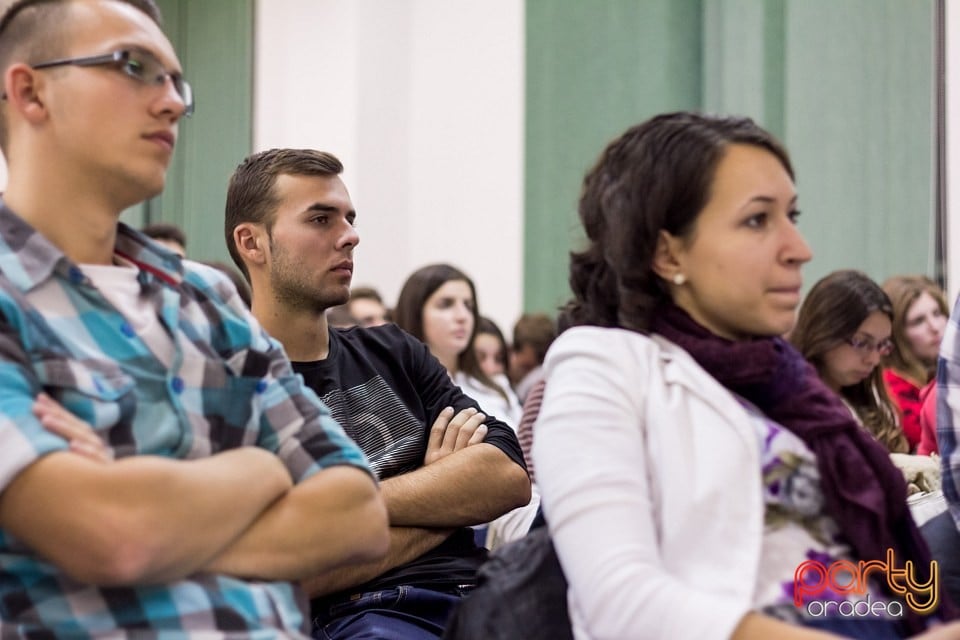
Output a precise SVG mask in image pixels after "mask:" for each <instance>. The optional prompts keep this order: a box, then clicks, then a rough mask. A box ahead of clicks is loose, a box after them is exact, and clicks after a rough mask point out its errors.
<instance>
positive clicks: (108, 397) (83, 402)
mask: <svg viewBox="0 0 960 640" xmlns="http://www.w3.org/2000/svg"><path fill="white" fill-rule="evenodd" d="M33 369H34V371H35V373H36V375H37V379H38V381H39V382H40V385H41V386H42V388H43V391H44V392H46V393H47V394H48V395H49V396H50V397H52V398H53V399H54V400H56V401H57V402H58V403H60V404H61V405H63V407H64V408H65V409H67V411H69V412H70V413H72V414H73V415H74V416H76V417H77V418H79V419H81V420H83V421H84V422H86V423H87V424H89V425H90V426H92V427H93V428H94V429H95V430H96V431H105V430H107V429H109V428H111V427H116V426H119V425H124V424H126V425H129V424H130V422H131V419H132V417H133V414H134V412H135V409H136V398H135V395H134V386H135V382H134V380H133V378H131V377H130V376H128V375H127V374H125V373H124V372H123V370H121V369H120V367H119V366H117V365H116V363H114V362H111V361H80V360H75V359H69V358H58V357H46V358H41V359H38V360H36V361H35V362H34V363H33Z"/></svg>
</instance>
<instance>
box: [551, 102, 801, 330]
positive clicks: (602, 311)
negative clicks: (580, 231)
mask: <svg viewBox="0 0 960 640" xmlns="http://www.w3.org/2000/svg"><path fill="white" fill-rule="evenodd" d="M733 144H746V145H753V146H756V147H760V148H762V149H765V150H767V151H769V152H770V153H772V154H773V155H774V156H776V158H777V159H778V160H779V161H780V163H781V164H782V165H783V167H784V169H785V170H786V171H787V173H788V174H789V175H790V177H791V179H792V178H793V168H792V167H791V165H790V159H789V157H788V156H787V152H786V150H785V149H784V148H783V147H782V146H781V144H780V143H779V142H777V141H776V139H774V137H773V136H771V135H770V134H769V133H767V132H766V131H764V130H763V129H761V128H760V127H759V126H757V125H756V124H755V123H754V122H753V120H750V119H749V118H741V117H720V116H710V115H703V114H699V113H693V112H678V113H667V114H663V115H659V116H656V117H654V118H651V119H650V120H647V121H646V122H643V123H641V124H639V125H636V126H634V127H631V128H630V129H628V130H627V131H626V132H625V133H624V134H623V135H621V136H620V137H619V138H617V139H616V140H614V141H613V142H611V143H610V145H609V146H607V148H606V149H605V150H604V151H603V153H602V154H601V155H600V158H599V160H598V161H597V163H596V164H595V165H594V167H593V168H592V169H591V170H590V171H589V172H588V173H587V175H586V178H584V181H583V190H582V193H581V196H580V205H579V215H580V221H581V222H582V223H583V228H584V230H585V231H586V236H587V248H586V249H584V250H583V251H580V252H573V253H571V256H570V288H571V289H572V290H573V295H574V298H573V300H572V301H571V303H570V304H569V306H568V311H569V312H570V319H571V321H572V323H573V324H574V325H583V324H588V325H598V326H604V327H623V328H627V329H633V330H635V331H641V332H645V331H647V330H648V328H649V326H650V319H651V314H652V313H653V310H654V309H655V308H656V307H657V306H658V305H659V304H661V303H663V302H666V301H668V300H669V299H670V298H669V291H668V289H667V287H666V286H665V284H664V283H663V281H662V280H661V279H660V277H659V276H657V275H656V274H655V273H654V272H653V269H652V263H653V256H654V252H655V250H656V247H657V241H658V238H659V235H660V232H661V231H667V232H668V233H670V234H671V235H673V236H677V237H686V238H689V237H690V234H691V233H692V232H693V230H694V227H695V224H694V223H695V221H696V219H697V216H699V214H700V212H701V210H702V209H703V207H704V206H705V205H706V203H707V201H708V200H709V196H710V188H711V185H712V183H713V177H714V174H715V173H716V168H717V165H718V164H719V162H720V160H721V159H722V158H723V156H724V154H725V152H726V150H727V147H729V146H730V145H733Z"/></svg>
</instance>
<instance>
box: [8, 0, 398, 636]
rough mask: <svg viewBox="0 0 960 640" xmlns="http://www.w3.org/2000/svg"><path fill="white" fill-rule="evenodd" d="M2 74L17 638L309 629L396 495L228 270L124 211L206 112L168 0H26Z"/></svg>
mask: <svg viewBox="0 0 960 640" xmlns="http://www.w3.org/2000/svg"><path fill="white" fill-rule="evenodd" d="M0 70H2V80H3V93H2V102H0V125H2V126H0V147H2V150H3V153H4V154H5V156H6V159H7V163H8V168H9V180H8V184H7V188H6V192H5V193H4V195H3V199H2V202H0V451H2V456H0V636H2V637H8V636H9V637H14V636H16V637H100V636H109V637H117V636H124V637H126V635H128V634H140V636H138V637H154V636H156V635H161V634H172V635H175V636H178V637H179V636H184V635H193V634H199V635H205V634H216V637H244V638H248V637H270V638H274V637H297V636H299V635H300V634H301V633H302V632H303V631H304V630H305V629H306V620H305V618H304V616H303V612H302V610H301V609H300V607H299V605H300V599H299V598H298V590H297V589H296V588H295V587H294V586H293V585H292V584H291V582H290V581H293V580H299V579H301V578H304V577H307V576H310V575H316V574H317V573H321V572H324V571H330V570H333V569H335V568H337V567H340V566H342V565H344V564H348V563H351V562H357V561H370V560H375V559H377V558H379V557H380V556H381V555H382V554H383V552H384V551H385V549H386V544H387V528H386V513H385V509H384V506H383V503H382V501H381V500H380V498H379V495H378V492H377V489H376V485H375V481H374V479H373V478H372V476H371V474H370V471H369V468H368V466H367V465H366V462H365V460H364V457H363V455H362V453H361V452H360V450H359V449H358V448H357V447H356V446H355V445H354V444H353V443H352V442H351V441H350V440H349V438H347V437H346V436H345V434H344V433H343V431H342V430H341V429H340V428H339V426H338V425H337V424H336V423H335V422H334V421H333V420H332V418H331V417H330V415H329V412H328V411H327V410H326V408H325V407H323V405H322V404H321V403H320V402H319V401H318V399H317V398H316V396H315V394H313V393H312V392H311V391H309V390H308V389H305V388H304V387H303V386H302V384H301V382H300V380H299V378H298V377H297V376H295V375H294V373H293V371H292V370H291V368H290V364H289V362H288V361H287V359H286V358H285V356H284V355H283V352H282V350H281V348H280V347H279V345H278V344H277V343H276V342H275V341H273V340H271V339H269V338H268V337H267V336H266V334H265V333H264V332H263V331H262V329H261V328H260V326H259V325H258V324H257V323H256V320H255V319H254V318H253V317H252V316H251V315H250V314H249V313H248V312H247V310H246V308H245V307H244V305H243V304H242V303H241V302H240V300H239V298H238V296H237V294H236V291H235V289H234V288H233V287H232V285H230V284H229V282H228V280H227V279H226V278H225V276H222V275H220V272H219V271H216V270H214V269H211V268H206V267H203V266H201V265H198V264H196V263H191V262H187V261H181V259H180V258H179V257H178V256H175V255H174V254H173V253H172V252H169V251H166V250H163V249H161V248H159V247H158V246H157V245H155V244H153V243H150V242H149V241H147V240H146V239H145V237H144V236H142V235H140V234H139V233H137V232H135V231H132V230H131V229H129V228H128V227H126V226H125V225H123V224H120V223H118V219H119V215H120V212H121V211H123V210H124V209H125V208H127V207H129V206H131V205H134V204H136V203H138V202H141V201H143V200H145V199H146V198H149V197H152V196H154V195H156V194H157V193H159V192H160V190H161V189H162V188H163V184H164V178H165V173H166V169H167V165H168V164H169V162H170V157H171V154H172V153H173V148H174V145H175V143H176V140H177V133H178V121H179V120H180V119H181V117H182V116H184V115H187V114H189V112H190V111H191V110H192V108H193V94H192V91H191V89H190V85H189V84H188V83H187V82H186V81H185V80H184V79H183V77H182V75H181V71H180V66H179V63H178V61H177V56H176V54H175V53H174V51H173V48H172V47H171V45H170V43H169V41H168V40H167V38H166V37H165V36H164V35H163V33H162V32H161V30H160V27H159V16H158V14H157V12H156V7H155V6H154V5H153V3H152V0H20V1H19V2H16V3H14V4H13V5H12V7H11V8H10V9H8V11H7V13H6V14H4V16H3V18H2V19H0Z"/></svg>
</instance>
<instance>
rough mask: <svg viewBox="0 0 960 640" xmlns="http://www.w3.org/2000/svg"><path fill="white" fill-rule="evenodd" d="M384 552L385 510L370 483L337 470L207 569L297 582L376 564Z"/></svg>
mask: <svg viewBox="0 0 960 640" xmlns="http://www.w3.org/2000/svg"><path fill="white" fill-rule="evenodd" d="M386 548H387V515H386V509H385V508H384V506H383V503H382V501H381V499H380V496H379V493H378V491H377V487H376V484H375V483H374V481H373V479H372V478H371V477H370V476H369V475H367V474H366V473H365V472H363V471H361V470H360V469H357V468H355V467H349V466H336V467H331V468H329V469H325V470H323V471H321V472H319V473H317V474H315V475H313V476H311V477H310V478H308V479H307V480H305V481H304V482H302V483H301V484H299V485H297V486H296V487H294V488H293V489H291V490H290V491H289V492H288V493H287V494H286V495H285V496H284V497H283V498H282V499H281V500H279V501H277V502H275V503H274V504H273V505H271V506H270V508H269V509H267V510H266V511H265V512H264V513H263V514H262V515H261V516H260V517H259V518H257V520H256V521H255V522H254V523H253V524H252V525H251V526H250V527H249V529H247V530H246V531H244V532H243V534H242V535H241V536H240V537H239V538H237V539H236V540H235V541H234V542H233V543H232V544H231V545H230V546H229V547H228V548H226V549H225V550H224V551H223V552H222V553H220V554H219V555H218V556H217V557H216V558H214V559H213V560H212V561H211V562H210V564H209V565H207V567H206V569H207V570H209V571H212V572H216V573H226V574H231V575H236V576H242V577H250V578H260V579H271V580H301V579H303V578H306V577H309V576H315V575H318V574H322V573H325V572H327V571H331V570H333V569H335V568H337V567H340V566H343V565H347V564H351V563H357V562H368V561H373V560H377V559H379V558H380V557H382V556H383V554H384V553H385V551H386Z"/></svg>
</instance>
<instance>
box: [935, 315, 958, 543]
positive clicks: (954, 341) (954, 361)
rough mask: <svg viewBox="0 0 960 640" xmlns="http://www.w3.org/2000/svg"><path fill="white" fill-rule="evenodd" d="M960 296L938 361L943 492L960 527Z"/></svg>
mask: <svg viewBox="0 0 960 640" xmlns="http://www.w3.org/2000/svg"><path fill="white" fill-rule="evenodd" d="M958 332H960V298H958V299H957V303H956V304H955V305H954V308H953V313H952V314H950V321H949V322H948V323H947V327H946V330H945V331H944V334H943V341H942V342H941V343H940V358H939V361H938V363H937V445H938V446H939V447H940V465H941V470H942V482H941V484H942V486H943V495H944V497H945V498H946V500H947V505H948V506H949V509H950V515H952V516H953V520H954V522H956V523H957V526H958V527H960V448H958V447H957V440H958V438H960V432H958V431H957V430H958V429H960V420H958V419H957V416H958V415H960V335H958Z"/></svg>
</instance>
